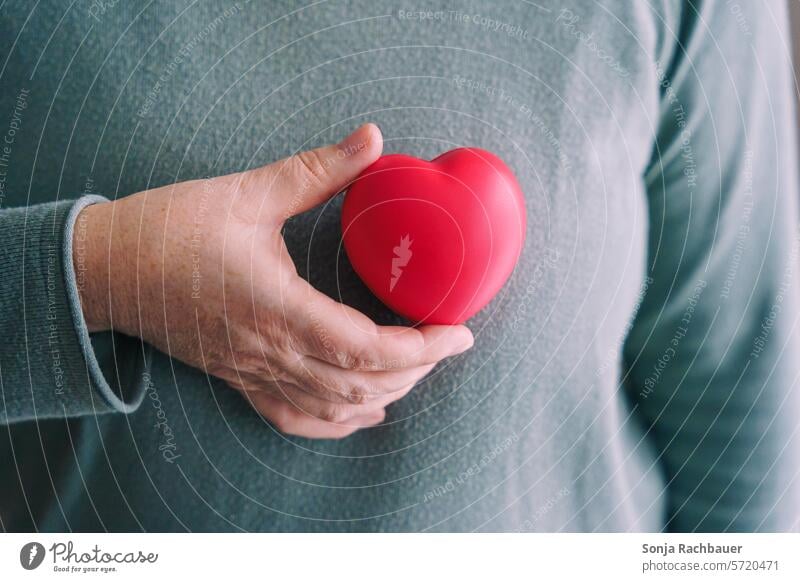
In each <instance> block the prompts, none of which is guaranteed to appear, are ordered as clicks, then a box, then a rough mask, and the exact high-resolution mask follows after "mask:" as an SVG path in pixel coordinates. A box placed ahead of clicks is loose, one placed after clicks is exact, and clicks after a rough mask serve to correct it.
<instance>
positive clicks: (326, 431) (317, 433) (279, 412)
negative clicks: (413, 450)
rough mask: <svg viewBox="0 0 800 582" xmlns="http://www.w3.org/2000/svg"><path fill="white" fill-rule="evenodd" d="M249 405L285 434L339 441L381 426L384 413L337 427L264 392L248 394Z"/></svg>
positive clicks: (351, 420)
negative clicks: (372, 427)
mask: <svg viewBox="0 0 800 582" xmlns="http://www.w3.org/2000/svg"><path fill="white" fill-rule="evenodd" d="M247 397H248V399H249V400H250V403H251V405H252V406H253V407H254V408H255V409H256V411H258V413H259V414H261V416H263V417H264V418H266V419H267V420H269V421H270V422H271V423H272V424H273V425H274V426H275V428H276V429H278V430H279V431H281V432H282V433H284V434H288V435H294V436H300V437H305V438H313V439H340V438H344V437H346V436H349V435H351V434H353V433H354V432H356V431H357V430H359V429H362V428H366V427H370V426H375V425H376V424H380V423H381V422H383V420H384V419H385V418H386V412H385V411H384V410H382V409H381V410H378V411H375V412H372V413H370V414H367V415H365V416H361V417H354V418H351V419H350V420H349V421H348V422H347V423H346V424H336V423H331V422H327V421H324V420H320V419H318V418H314V417H313V416H310V415H308V414H306V413H304V412H302V411H300V410H298V409H297V408H296V407H294V406H293V405H291V404H289V403H287V402H285V401H282V400H280V399H279V398H276V397H274V396H271V395H269V394H266V393H264V392H253V393H248V395H247Z"/></svg>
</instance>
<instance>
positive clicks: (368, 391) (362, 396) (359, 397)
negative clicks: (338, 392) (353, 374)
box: [347, 384, 374, 405]
mask: <svg viewBox="0 0 800 582" xmlns="http://www.w3.org/2000/svg"><path fill="white" fill-rule="evenodd" d="M373 396H374V392H373V389H372V387H370V386H368V385H366V384H353V385H352V386H351V388H350V391H349V392H348V393H347V401H348V402H349V403H350V404H355V405H360V404H367V403H368V402H369V401H370V400H372V398H373Z"/></svg>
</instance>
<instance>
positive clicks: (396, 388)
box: [294, 357, 436, 404]
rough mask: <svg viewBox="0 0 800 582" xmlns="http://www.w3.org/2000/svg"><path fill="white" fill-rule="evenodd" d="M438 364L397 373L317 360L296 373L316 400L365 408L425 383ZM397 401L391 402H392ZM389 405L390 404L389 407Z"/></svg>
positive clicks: (304, 362)
mask: <svg viewBox="0 0 800 582" xmlns="http://www.w3.org/2000/svg"><path fill="white" fill-rule="evenodd" d="M435 365H436V364H428V365H425V366H416V367H414V368H400V369H397V370H379V371H369V372H366V371H361V370H346V369H344V368H340V367H339V366H336V365H333V364H330V363H328V362H325V361H323V360H318V359H316V358H314V357H306V358H303V359H302V360H301V361H300V362H298V369H297V370H295V371H294V373H295V374H296V376H297V377H298V378H299V381H300V387H301V388H302V389H303V390H305V391H306V392H308V393H310V394H313V395H314V396H316V397H317V398H320V399H322V400H326V401H328V402H334V403H346V404H366V403H368V402H370V401H372V400H375V399H377V398H381V397H383V396H393V395H397V394H398V393H399V392H400V391H401V390H403V388H405V387H406V386H409V385H410V386H413V385H414V384H416V383H418V382H419V381H420V380H422V379H423V378H424V377H425V376H427V375H428V373H429V372H430V371H431V370H432V369H433V368H434V366H435ZM396 399H397V396H395V398H392V399H390V400H389V401H388V402H393V401H394V400H396ZM388 402H387V404H388Z"/></svg>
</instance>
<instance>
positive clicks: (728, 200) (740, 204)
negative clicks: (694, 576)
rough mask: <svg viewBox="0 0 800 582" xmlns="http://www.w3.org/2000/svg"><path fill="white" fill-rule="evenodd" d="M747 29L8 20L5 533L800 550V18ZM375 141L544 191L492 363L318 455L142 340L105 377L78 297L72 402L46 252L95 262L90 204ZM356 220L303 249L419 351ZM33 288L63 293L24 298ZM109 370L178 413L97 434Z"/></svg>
mask: <svg viewBox="0 0 800 582" xmlns="http://www.w3.org/2000/svg"><path fill="white" fill-rule="evenodd" d="M782 7H783V6H782V5H781V8H782ZM737 9H738V10H737V11H736V12H734V11H731V9H730V8H729V6H728V5H727V4H726V3H725V2H722V1H705V2H678V1H666V0H664V1H661V2H649V3H648V2H633V1H622V0H616V1H615V0H608V1H604V2H577V1H575V2H539V3H531V2H516V1H513V2H512V1H509V2H477V1H471V2H463V3H459V4H458V8H457V9H454V8H453V7H452V5H448V4H445V3H436V2H434V3H425V5H424V6H414V5H409V6H402V7H401V6H398V5H396V4H395V3H392V2H384V1H366V0H364V1H359V2H322V3H316V4H313V5H308V6H305V5H301V4H295V3H291V2H268V3H257V2H239V3H236V4H230V5H223V4H222V3H218V2H207V3H206V2H203V3H189V2H175V3H168V4H157V5H151V4H148V5H146V6H140V5H138V4H135V3H122V2H121V3H106V4H103V3H96V2H94V3H91V2H83V1H78V2H76V3H75V4H73V5H72V6H71V7H69V8H68V7H67V6H60V5H48V6H40V5H37V6H36V8H35V9H33V3H29V2H7V3H6V4H4V5H3V7H2V8H0V32H1V33H2V34H0V39H2V40H0V43H2V44H1V45H0V46H2V54H4V55H7V56H8V62H7V65H6V67H5V69H4V70H3V72H2V75H1V76H2V81H3V85H2V86H3V92H2V96H1V97H0V99H2V101H1V102H0V105H2V106H1V107H0V112H14V111H16V110H17V109H19V110H20V115H19V116H18V117H20V118H21V126H20V129H18V130H17V131H16V134H15V136H14V143H13V147H12V148H11V154H10V164H9V166H8V175H7V177H6V180H5V182H4V187H5V192H6V194H5V200H4V202H3V208H5V209H4V210H1V211H0V223H1V224H2V229H0V236H2V237H3V238H2V242H3V249H2V250H0V252H2V253H3V254H2V255H1V256H2V263H0V268H1V269H2V270H3V280H2V283H0V284H1V285H2V286H3V297H2V301H3V303H2V313H0V318H2V320H1V321H0V326H2V329H3V331H4V333H7V334H9V336H8V337H11V338H12V339H13V341H12V342H10V343H8V342H7V343H6V348H4V350H3V360H2V369H0V374H2V382H3V383H2V391H3V398H4V402H5V403H6V404H5V406H6V411H7V412H6V415H7V417H6V420H22V419H29V422H14V423H10V424H9V425H8V428H7V430H4V431H3V433H4V435H3V439H2V445H0V447H2V448H1V449H0V454H2V459H3V463H4V470H3V471H2V477H0V504H2V505H0V518H1V519H2V526H3V527H4V528H5V529H8V530H15V529H40V530H64V529H71V530H103V529H108V530H134V531H138V530H178V531H183V530H266V531H298V530H301V531H390V530H391V531H395V530H400V531H409V530H410V531H420V530H426V531H441V530H457V531H469V530H493V531H494V530H503V531H519V530H522V531H575V530H579V531H635V530H646V531H654V530H662V529H674V530H744V531H749V530H788V529H792V528H796V527H797V519H798V512H800V483H798V480H797V478H796V477H797V470H798V467H800V463H798V461H799V460H800V459H798V457H800V443H799V442H798V439H797V436H796V431H797V418H798V412H800V400H799V399H800V394H798V386H797V382H798V378H797V376H798V370H800V363H799V362H798V358H797V354H798V349H800V345H798V336H797V332H796V324H797V317H798V306H797V300H796V294H797V285H796V283H797V281H796V279H797V274H796V265H797V259H798V257H797V205H796V200H797V196H798V190H797V185H796V181H797V177H796V175H795V164H796V155H797V152H796V148H795V144H794V140H793V137H792V130H793V127H794V124H793V115H794V112H793V108H792V94H791V87H790V83H791V77H790V68H789V63H788V60H787V57H786V54H787V50H786V46H784V43H785V41H786V39H787V37H786V30H785V20H786V19H785V15H784V14H783V13H781V12H780V11H778V10H777V6H776V4H774V3H769V2H748V3H740V4H738V5H737ZM420 10H424V11H426V12H424V13H420V12H419V11H420ZM21 95H22V96H23V98H24V102H25V107H24V108H21V107H17V104H18V103H19V101H20V99H21V97H20V96H21ZM364 121H374V122H376V123H378V124H379V125H380V127H381V128H382V130H383V132H384V136H385V143H386V147H385V150H386V152H387V153H388V152H406V153H411V154H413V155H417V156H420V157H428V158H430V157H433V156H435V155H437V154H438V153H441V152H442V151H444V150H447V149H450V148H453V147H457V146H462V145H472V146H477V147H482V148H486V149H488V150H491V151H494V152H496V153H497V154H498V155H500V156H501V157H502V158H503V159H504V160H505V161H506V162H507V163H508V164H509V165H510V166H511V167H512V168H513V170H514V172H515V173H516V174H517V176H518V178H519V181H520V184H521V185H522V189H523V191H524V193H525V196H526V204H527V211H528V232H527V239H526V246H525V249H524V250H523V253H522V257H521V260H520V264H519V266H518V268H517V269H516V271H515V272H514V275H513V276H512V278H511V280H510V281H509V283H508V284H507V286H506V287H505V288H504V289H503V291H502V292H501V293H500V294H499V296H498V297H497V298H496V299H495V300H494V301H493V302H492V303H491V304H490V305H489V306H487V308H485V309H484V310H483V311H482V312H481V313H479V314H478V315H477V316H476V317H475V318H473V319H472V320H471V321H470V322H469V325H470V327H471V329H472V330H473V332H474V334H475V337H476V343H475V347H474V348H473V349H472V350H470V351H469V352H467V353H465V354H463V355H461V356H458V357H456V358H453V359H450V360H448V361H446V362H444V363H442V364H441V365H440V366H438V367H437V369H436V370H434V372H433V373H432V374H431V375H430V376H429V377H428V378H427V379H426V380H425V381H424V382H423V383H422V384H421V385H420V386H419V387H417V388H416V389H415V390H413V391H412V392H411V393H410V394H409V395H408V396H407V397H406V398H404V399H403V400H401V401H400V402H398V403H396V404H394V405H392V406H391V407H390V408H389V415H388V418H387V421H386V423H384V425H383V426H380V427H377V428H372V429H368V430H364V431H360V432H359V433H357V434H355V435H354V436H352V437H349V438H347V439H344V440H341V441H311V440H305V439H299V438H286V437H284V436H282V435H280V434H279V433H277V432H276V431H275V430H274V428H273V427H271V426H270V425H269V424H268V423H267V422H266V421H264V420H263V419H261V418H260V417H259V416H258V415H257V414H256V413H254V412H253V411H252V410H251V409H250V408H249V407H248V405H247V404H246V403H245V402H244V401H243V400H242V399H241V398H240V397H239V396H238V395H237V394H236V393H234V392H233V391H232V390H230V389H228V388H226V387H225V386H224V384H223V383H221V382H219V381H217V380H215V379H214V378H209V377H207V376H206V375H204V374H203V373H202V372H199V371H197V370H194V369H191V368H189V367H187V366H184V365H182V364H180V363H179V362H176V361H173V360H171V359H170V358H169V357H168V356H167V355H165V354H161V353H154V354H153V359H152V364H151V366H150V367H149V368H147V367H145V363H146V362H145V358H144V357H143V355H142V352H141V351H139V350H141V346H140V345H139V343H138V342H137V341H136V340H131V339H130V338H117V343H116V344H115V343H113V342H109V341H107V340H108V338H106V341H99V340H100V339H102V338H97V341H95V340H96V338H92V341H93V343H94V344H95V350H94V354H92V351H91V350H88V349H87V348H88V346H87V344H86V342H85V341H84V342H83V344H82V343H81V337H82V336H83V328H82V327H81V325H82V324H81V322H80V318H78V321H73V319H72V317H73V313H74V312H75V309H76V305H75V293H74V289H73V290H72V291H69V288H70V287H67V288H65V286H64V282H63V280H59V282H58V285H57V286H56V288H55V291H54V293H56V295H58V297H56V298H55V302H56V304H57V305H58V306H59V307H58V314H59V317H58V326H59V327H58V330H59V334H60V335H59V338H60V344H59V345H60V350H61V353H62V362H65V363H64V364H62V365H63V366H66V368H65V370H66V371H67V372H68V379H69V382H68V384H69V386H68V388H66V390H68V391H69V395H70V398H69V399H68V400H69V401H68V402H65V401H64V398H63V396H61V397H59V398H56V397H55V395H54V389H53V382H54V381H53V375H52V371H51V370H52V361H51V359H52V357H51V354H50V352H49V351H48V350H47V349H45V348H46V346H47V338H48V336H47V333H48V331H47V319H46V317H47V314H46V310H47V294H46V292H47V290H48V288H47V278H46V277H47V270H46V266H47V262H46V261H47V257H48V254H47V253H48V252H50V251H49V250H48V247H47V244H44V245H43V244H42V242H41V241H42V238H41V234H39V233H41V232H42V230H41V226H42V224H44V222H47V224H51V225H55V226H56V227H57V228H55V229H54V230H53V233H52V235H53V236H51V237H50V239H49V240H50V243H49V244H52V243H53V241H58V240H61V239H60V238H59V237H60V234H59V233H61V232H63V230H64V228H67V229H68V228H70V226H69V225H66V223H67V222H68V221H67V220H66V215H67V213H68V212H69V209H70V204H69V203H65V202H52V201H53V200H58V199H60V198H64V197H67V198H74V197H76V193H82V192H89V193H92V192H98V191H99V192H104V193H107V195H108V196H109V197H111V198H114V197H120V196H124V195H127V194H130V193H133V192H137V191H140V190H142V189H145V188H147V187H151V186H157V185H163V184H166V183H171V182H174V181H181V180H185V179H189V178H198V177H201V176H204V175H215V174H222V173H227V172H231V171H238V170H241V169H243V168H247V167H252V166H255V165H258V164H264V163H268V162H271V161H274V160H276V159H279V158H281V157H284V156H286V155H289V154H291V153H293V152H296V151H298V150H302V149H306V148H309V147H314V146H317V145H321V144H323V143H330V142H334V141H337V140H338V139H339V138H341V137H342V136H343V135H344V134H345V133H346V132H347V131H349V130H351V129H353V128H354V127H355V126H356V125H358V124H359V123H361V122H364ZM17 125H20V120H18V121H17ZM3 129H4V128H3V126H0V130H3ZM108 193H113V194H112V195H109V194H108ZM203 195H204V193H201V192H198V212H199V213H202V207H203V200H202V196H203ZM48 201H51V203H50V204H45V205H43V206H33V204H34V203H41V202H48ZM340 203H341V201H340V199H339V198H336V199H334V200H333V201H332V202H331V203H329V204H326V205H325V206H324V207H323V208H320V209H317V210H315V211H312V212H310V213H308V214H306V215H304V216H301V217H299V218H297V219H295V220H293V221H292V222H290V223H289V224H288V225H287V228H286V238H287V245H288V247H289V250H290V252H291V254H292V256H293V257H294V259H295V261H296V262H297V265H298V270H299V272H300V273H301V274H302V275H303V276H304V277H306V278H307V279H308V280H309V281H310V282H311V283H312V284H313V285H314V286H316V287H317V288H319V289H320V290H322V291H323V292H325V293H328V294H329V295H331V296H333V297H336V298H337V299H339V300H341V301H344V302H346V303H348V304H350V305H353V306H356V307H357V308H359V309H361V310H362V311H364V312H365V313H367V314H369V315H370V316H372V317H374V318H375V319H376V320H378V321H380V322H382V323H390V322H396V321H399V320H398V319H397V318H396V316H394V315H392V314H391V313H390V312H388V310H386V309H385V308H384V307H382V306H381V304H380V303H379V302H378V301H377V300H376V299H375V298H374V297H373V296H372V295H371V294H370V293H369V292H368V290H367V289H366V288H365V286H364V285H363V284H362V283H361V282H360V281H359V280H358V278H357V277H356V276H355V274H354V273H353V271H352V269H351V268H350V266H349V264H348V263H347V260H346V257H344V256H343V254H342V253H341V251H340V236H341V231H340V228H339V224H338V220H339V211H340ZM14 206H16V207H19V209H10V208H9V207H14ZM25 207H27V208H25ZM54 215H55V216H56V217H60V218H57V220H55V221H54V219H53V218H52V216H54ZM48 216H50V218H49V219H48V218H47V217H48ZM65 225H66V226H65ZM56 231H57V232H56ZM48 232H50V231H49V230H48ZM27 239H29V240H36V241H40V242H39V243H38V244H37V245H31V244H25V243H24V241H25V240H27ZM44 243H47V241H46V240H45V241H44ZM15 245H16V246H15ZM20 245H23V246H20ZM15 249H16V250H15ZM60 252H62V250H61V249H60V248H57V249H56V255H59V253H60ZM59 256H60V255H59ZM58 261H59V262H58V267H57V268H58V269H60V268H61V267H62V266H63V267H64V268H65V269H67V270H68V269H70V268H71V265H69V264H66V265H62V263H61V262H60V261H61V259H60V258H59V259H58ZM26 265H28V267H26ZM30 265H35V266H36V269H37V270H38V272H39V273H40V275H39V278H38V279H36V280H35V281H34V283H33V284H32V285H27V284H26V286H25V287H24V292H23V288H22V286H21V281H23V277H25V276H26V273H28V274H27V276H30V273H29V272H28V271H26V269H28V270H30ZM41 273H43V274H41ZM71 283H72V281H71V280H70V284H71ZM69 297H71V298H72V301H73V304H72V311H70V305H69V302H68V298H69ZM76 330H77V331H76ZM25 334H27V341H26V340H25V337H26V336H25ZM120 342H122V343H120ZM123 344H124V345H123ZM26 346H27V349H26ZM136 354H139V355H138V356H137V355H136ZM92 358H95V359H96V360H97V362H98V363H99V364H101V366H100V368H101V369H102V370H103V371H106V370H114V369H115V363H119V362H122V363H123V364H125V366H127V367H128V368H126V369H129V370H131V374H129V375H124V376H123V375H122V374H118V378H119V379H121V381H117V382H115V381H114V380H110V381H108V383H107V384H108V386H112V387H113V386H115V385H116V388H115V391H116V394H120V395H122V401H124V402H127V403H129V405H130V408H135V407H136V403H137V401H138V399H139V398H140V397H141V395H142V394H144V396H145V397H144V401H143V402H142V403H141V405H140V406H139V407H138V409H136V410H135V411H134V412H131V413H130V414H123V413H121V412H118V413H117V414H103V415H97V414H94V411H98V412H99V411H108V409H109V408H111V406H109V405H108V403H107V402H108V401H112V402H113V399H109V398H108V392H107V391H105V387H104V386H105V385H104V384H103V381H102V377H105V378H109V375H108V372H104V373H103V374H101V375H98V374H97V373H96V370H95V369H94V366H93V365H91V363H89V364H88V365H87V362H91V361H92ZM126 362H127V363H126ZM131 362H132V363H133V364H131ZM137 362H139V363H137ZM137 382H142V383H143V385H141V386H139V387H137ZM91 385H93V386H94V389H95V390H96V393H95V394H94V395H93V394H92V391H91V390H90V386H91ZM102 393H105V395H106V396H105V398H104V397H102V396H100V395H101V394H102ZM8 403H13V405H10V404H8ZM44 403H47V411H48V412H47V413H44V412H43V411H44V408H43V407H44V406H45V404H44ZM34 405H35V406H36V408H34ZM115 407H116V408H117V409H118V410H122V409H123V408H124V407H122V406H121V403H115ZM47 416H59V417H60V419H51V420H43V418H44V417H47Z"/></svg>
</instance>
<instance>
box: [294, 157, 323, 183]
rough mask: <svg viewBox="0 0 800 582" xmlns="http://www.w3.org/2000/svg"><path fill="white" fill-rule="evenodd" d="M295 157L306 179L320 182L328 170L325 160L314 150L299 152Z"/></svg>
mask: <svg viewBox="0 0 800 582" xmlns="http://www.w3.org/2000/svg"><path fill="white" fill-rule="evenodd" d="M295 159H296V160H297V164H298V167H299V168H300V171H301V173H302V174H303V175H304V177H305V178H306V180H309V181H311V182H313V183H319V182H321V181H322V179H323V178H324V177H325V174H326V173H327V171H328V169H327V167H326V165H325V162H323V160H322V158H321V157H320V155H319V154H318V153H317V152H315V151H314V150H307V151H303V152H300V153H299V154H297V156H295Z"/></svg>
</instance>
